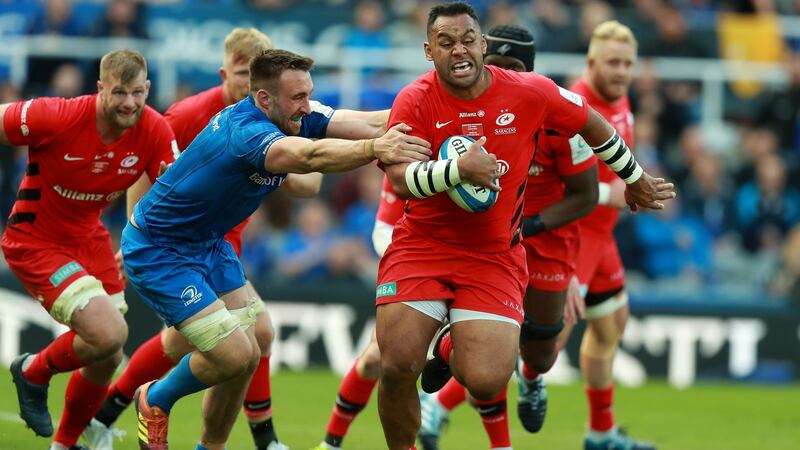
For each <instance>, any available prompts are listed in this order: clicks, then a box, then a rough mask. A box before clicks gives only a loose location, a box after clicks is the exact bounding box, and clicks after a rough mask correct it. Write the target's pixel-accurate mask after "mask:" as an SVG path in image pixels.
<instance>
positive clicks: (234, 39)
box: [225, 27, 272, 64]
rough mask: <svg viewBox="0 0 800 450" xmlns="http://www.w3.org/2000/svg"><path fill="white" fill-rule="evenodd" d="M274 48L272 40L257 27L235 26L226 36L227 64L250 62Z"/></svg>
mask: <svg viewBox="0 0 800 450" xmlns="http://www.w3.org/2000/svg"><path fill="white" fill-rule="evenodd" d="M270 49H272V41H271V40H270V39H269V37H267V35H266V34H264V33H262V32H260V31H258V30H257V29H255V28H252V27H251V28H234V29H233V31H231V32H230V33H228V35H227V36H226V37H225V64H228V63H230V64H237V63H249V62H250V60H251V59H253V58H255V57H256V56H258V55H260V54H262V53H264V52H265V51H267V50H270Z"/></svg>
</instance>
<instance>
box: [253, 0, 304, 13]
mask: <svg viewBox="0 0 800 450" xmlns="http://www.w3.org/2000/svg"><path fill="white" fill-rule="evenodd" d="M248 3H249V5H250V6H252V7H253V8H258V9H267V10H272V11H279V10H281V9H286V8H288V7H290V6H292V3H294V0H250V1H249V2H248Z"/></svg>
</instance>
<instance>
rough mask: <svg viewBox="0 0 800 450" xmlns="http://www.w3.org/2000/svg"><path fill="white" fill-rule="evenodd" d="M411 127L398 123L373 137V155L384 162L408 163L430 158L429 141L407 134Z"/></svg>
mask: <svg viewBox="0 0 800 450" xmlns="http://www.w3.org/2000/svg"><path fill="white" fill-rule="evenodd" d="M410 131H411V127H410V126H408V125H406V124H404V123H398V124H397V125H395V126H393V127H392V128H390V129H389V131H387V132H386V134H384V135H383V136H381V137H379V138H377V139H375V142H374V146H375V149H374V151H375V157H376V158H378V159H379V160H380V161H381V162H382V163H384V164H399V163H410V162H414V161H428V160H429V159H431V154H432V152H431V144H430V142H428V141H426V140H424V139H421V138H418V137H416V136H411V135H410V134H408V133H409V132H410Z"/></svg>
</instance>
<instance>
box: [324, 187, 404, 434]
mask: <svg viewBox="0 0 800 450" xmlns="http://www.w3.org/2000/svg"><path fill="white" fill-rule="evenodd" d="M405 203H406V202H405V201H403V200H401V199H399V198H397V194H395V193H394V191H393V190H392V185H391V184H390V183H389V179H388V178H386V177H384V178H383V188H382V189H381V200H380V204H379V205H378V212H377V214H376V216H375V226H374V228H373V230H372V245H373V248H374V249H375V252H376V253H377V254H378V255H379V256H383V254H384V252H386V248H387V247H388V246H389V243H390V242H391V241H392V231H393V230H394V224H395V223H397V221H398V220H400V218H401V217H403V207H404V206H405ZM380 364H381V353H380V350H379V349H378V341H377V339H376V338H375V334H374V333H373V335H372V339H370V341H369V344H367V348H365V349H364V351H363V352H362V353H361V355H360V356H359V357H358V358H356V360H355V361H353V365H352V366H351V367H350V369H349V370H348V371H347V373H346V374H345V375H344V378H342V382H341V383H340V384H339V391H338V392H337V393H336V402H335V403H334V405H333V411H331V415H330V418H329V419H328V425H327V427H326V433H325V438H324V439H323V441H322V442H321V443H320V444H319V445H318V446H317V447H315V448H314V449H313V450H341V448H342V442H343V441H344V438H345V436H346V435H347V430H348V429H349V428H350V425H351V424H352V423H353V421H354V420H355V419H356V416H357V415H358V414H359V413H360V412H361V411H362V410H363V409H364V407H365V406H367V403H368V402H369V398H370V396H372V391H373V390H374V389H375V384H376V383H377V382H378V376H379V375H380V368H381V367H380Z"/></svg>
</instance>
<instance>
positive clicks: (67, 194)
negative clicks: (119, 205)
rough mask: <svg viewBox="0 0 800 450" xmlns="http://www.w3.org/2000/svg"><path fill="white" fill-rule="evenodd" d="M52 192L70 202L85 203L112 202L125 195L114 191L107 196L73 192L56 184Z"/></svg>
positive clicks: (122, 192)
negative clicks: (78, 201) (80, 201)
mask: <svg viewBox="0 0 800 450" xmlns="http://www.w3.org/2000/svg"><path fill="white" fill-rule="evenodd" d="M53 190H54V191H56V193H58V195H60V196H62V197H64V198H68V199H70V200H82V201H85V202H102V201H104V200H105V201H109V202H113V201H114V200H116V199H118V198H120V197H122V194H124V193H125V191H114V192H111V193H109V194H93V193H91V192H78V191H73V190H72V189H66V188H63V187H61V186H60V185H57V184H56V185H55V186H53Z"/></svg>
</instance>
